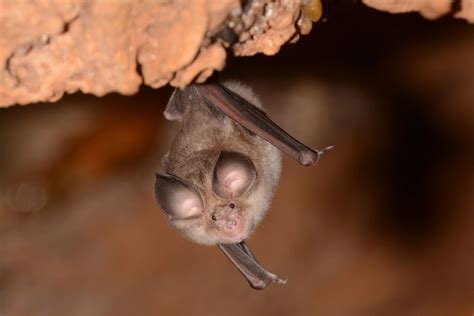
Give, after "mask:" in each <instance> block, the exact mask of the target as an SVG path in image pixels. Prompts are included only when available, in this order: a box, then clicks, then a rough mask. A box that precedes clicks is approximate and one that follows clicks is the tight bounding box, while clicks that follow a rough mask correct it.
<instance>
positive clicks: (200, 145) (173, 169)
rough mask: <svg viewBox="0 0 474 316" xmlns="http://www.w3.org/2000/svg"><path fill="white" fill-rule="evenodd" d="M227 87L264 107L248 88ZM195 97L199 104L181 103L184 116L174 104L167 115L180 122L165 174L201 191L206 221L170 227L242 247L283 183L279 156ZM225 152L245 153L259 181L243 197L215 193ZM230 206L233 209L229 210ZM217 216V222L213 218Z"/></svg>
mask: <svg viewBox="0 0 474 316" xmlns="http://www.w3.org/2000/svg"><path fill="white" fill-rule="evenodd" d="M228 87H229V88H230V89H231V90H233V91H234V92H236V93H238V94H240V95H242V96H243V97H244V98H245V97H247V98H248V101H250V102H252V103H254V104H257V105H260V103H259V102H258V100H256V98H255V97H253V94H252V93H251V91H250V90H249V89H248V88H246V87H243V86H240V85H238V84H228ZM194 97H195V98H196V99H195V100H189V101H190V102H189V103H185V104H183V103H180V104H181V105H184V106H185V107H186V108H185V109H184V113H179V112H177V111H176V109H175V106H174V105H173V104H172V103H170V105H169V106H168V108H167V109H166V111H165V116H166V117H167V118H169V119H172V120H178V121H180V122H181V125H180V128H179V131H178V134H177V136H176V138H175V140H174V142H173V144H172V145H171V149H170V151H169V152H168V154H166V156H165V157H164V158H163V160H162V165H163V170H164V171H165V172H166V173H168V174H172V175H174V176H176V177H178V178H180V179H186V180H187V181H189V182H190V183H192V184H193V185H194V189H196V190H198V191H199V194H200V195H201V198H202V201H203V204H204V205H203V206H204V207H203V210H202V213H203V216H200V217H198V218H195V219H192V220H189V219H186V220H173V221H171V222H170V223H171V225H173V226H174V227H175V228H176V229H178V230H179V231H180V232H182V233H183V234H184V235H185V236H186V237H188V238H189V239H191V240H193V241H195V242H197V243H200V244H205V245H216V244H226V243H236V242H240V241H242V240H244V239H246V238H247V237H248V236H249V235H250V234H251V232H252V231H253V230H254V228H255V227H256V225H257V224H258V223H259V222H260V221H261V220H262V218H263V216H264V214H265V212H266V211H267V210H268V208H269V204H270V200H271V198H272V194H273V191H274V189H275V187H276V185H277V183H278V180H279V178H280V169H281V154H280V151H279V150H278V149H277V148H276V147H274V146H273V145H271V144H270V143H268V142H266V141H265V140H263V139H262V138H260V137H256V136H255V135H253V134H251V133H249V132H248V131H247V130H245V129H243V128H242V127H241V126H239V125H236V124H235V123H234V122H233V121H232V120H231V119H230V118H228V117H227V116H225V115H223V114H222V113H221V112H217V111H215V109H212V108H209V107H208V106H207V105H206V104H204V103H203V102H199V100H198V96H197V95H195V96H194ZM222 153H228V154H230V153H238V154H241V155H243V156H245V157H247V158H248V159H249V162H250V163H252V164H253V168H254V169H255V172H256V175H255V178H254V180H253V183H252V184H251V185H250V186H249V188H248V191H246V192H245V193H244V194H242V195H241V196H238V197H235V196H234V197H232V196H225V197H222V194H221V196H219V195H218V194H215V192H214V190H213V180H214V169H215V166H216V163H217V161H218V160H219V157H221V154H222ZM231 203H233V205H234V208H233V209H232V208H230V207H229V205H230V204H231ZM213 215H214V217H215V218H216V220H213V219H212V216H213ZM231 224H235V225H234V226H232V225H231ZM229 225H230V226H229Z"/></svg>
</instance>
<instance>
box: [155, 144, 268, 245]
mask: <svg viewBox="0 0 474 316" xmlns="http://www.w3.org/2000/svg"><path fill="white" fill-rule="evenodd" d="M213 168H214V170H213V172H212V176H211V177H209V178H208V179H202V180H201V181H200V183H199V185H195V183H196V179H194V180H193V181H191V180H190V179H181V178H178V177H176V176H174V175H170V174H157V177H156V185H155V194H156V199H157V201H158V204H159V205H160V208H161V210H162V211H163V212H164V213H165V214H166V215H167V216H168V219H169V222H170V224H171V225H172V226H173V227H175V228H176V229H177V230H179V231H180V232H181V233H183V234H184V235H185V236H186V237H188V238H190V239H191V240H193V241H195V242H197V243H200V244H205V245H215V244H228V243H237V242H240V241H242V240H244V239H246V238H247V237H248V236H249V235H250V233H251V232H252V231H253V229H254V227H255V225H256V223H257V222H258V221H260V220H261V217H262V216H263V214H261V213H262V212H259V211H255V208H256V207H260V208H265V207H266V208H268V203H260V205H255V204H258V203H255V202H254V201H255V195H259V192H256V191H258V190H255V186H256V182H257V176H258V175H257V172H256V168H255V166H254V164H253V163H252V160H250V159H249V158H248V157H246V156H245V155H243V154H240V153H237V152H222V153H220V155H219V157H218V159H217V161H216V162H215V164H214V167H213ZM264 211H265V210H263V212H264Z"/></svg>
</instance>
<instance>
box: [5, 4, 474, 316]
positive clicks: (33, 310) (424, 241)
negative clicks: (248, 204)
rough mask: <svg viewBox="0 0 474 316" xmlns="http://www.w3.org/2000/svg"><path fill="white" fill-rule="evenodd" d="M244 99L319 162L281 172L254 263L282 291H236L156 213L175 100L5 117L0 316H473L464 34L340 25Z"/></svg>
mask: <svg viewBox="0 0 474 316" xmlns="http://www.w3.org/2000/svg"><path fill="white" fill-rule="evenodd" d="M218 77H220V78H222V79H227V78H230V79H238V80H241V81H242V82H244V83H246V84H248V85H250V86H251V87H253V89H254V91H255V92H256V93H257V94H258V95H259V96H260V97H261V99H262V100H263V102H264V104H265V105H266V108H267V112H268V113H269V115H270V117H272V118H273V120H274V121H276V122H277V123H279V124H280V125H281V126H282V127H283V128H285V129H286V130H287V131H289V132H290V133H292V134H293V135H294V136H296V137H297V138H299V139H300V140H302V141H303V142H305V143H307V144H309V145H310V146H312V147H315V148H322V147H325V146H328V145H334V146H335V148H334V149H333V150H332V151H330V152H328V153H327V155H324V156H323V158H322V159H321V160H320V162H319V163H318V164H317V165H315V166H313V167H309V168H305V167H301V166H299V165H298V164H297V163H295V162H294V161H292V160H290V159H288V158H286V157H285V159H284V170H283V174H282V179H281V183H280V185H279V188H278V191H277V193H276V195H275V198H274V200H273V203H272V209H271V211H270V212H269V213H268V215H267V217H266V218H265V220H264V222H263V223H262V225H261V226H260V227H259V229H258V230H257V232H256V233H255V234H254V235H253V236H252V238H251V239H250V240H249V245H250V246H251V247H252V249H253V251H254V253H255V254H256V255H257V257H258V258H259V260H260V261H261V262H262V264H263V265H264V266H265V267H266V268H267V269H268V270H270V271H272V272H275V273H277V274H279V275H280V276H282V277H285V276H286V277H288V279H289V280H288V283H287V284H286V285H284V286H277V285H270V286H269V287H268V288H267V289H266V290H264V291H255V290H252V289H250V288H249V286H248V285H247V283H246V281H245V280H244V279H243V278H242V277H241V275H240V274H239V273H238V271H237V270H236V269H235V268H234V267H233V266H232V265H231V264H230V262H228V260H227V259H226V258H225V257H224V256H223V255H222V253H221V252H220V251H219V250H218V249H217V248H216V247H202V246H199V245H196V244H193V243H191V242H189V241H187V240H185V239H183V238H182V237H181V236H180V235H178V234H177V233H176V232H175V231H173V230H172V229H171V228H170V227H169V226H168V225H167V223H166V221H165V218H164V217H163V215H162V214H161V212H160V210H159V209H158V208H157V206H156V203H155V200H154V195H153V188H154V172H155V171H157V170H159V169H160V164H159V161H160V158H161V156H162V155H164V154H165V153H166V151H167V148H168V146H169V144H170V142H171V140H172V137H173V135H174V133H175V131H176V128H177V125H176V124H174V123H171V122H167V121H165V119H164V118H163V116H162V112H163V110H164V108H165V105H166V102H167V99H168V98H169V96H170V94H171V92H172V89H170V88H164V89H160V90H157V91H155V90H152V89H148V88H143V89H142V90H141V91H140V93H139V94H137V95H135V96H132V97H126V96H120V95H108V96H105V97H103V98H97V97H93V96H88V95H80V94H75V95H71V96H67V97H65V98H63V99H62V100H61V101H60V102H58V103H55V104H37V105H31V106H25V107H18V106H17V107H11V108H8V109H0V315H1V316H19V315H70V316H72V315H78V316H79V315H81V316H82V315H87V316H95V315H244V314H245V315H261V314H271V315H324V316H332V315H334V316H336V315H337V316H339V315H351V316H352V315H473V314H474V212H473V211H474V146H473V144H474V104H473V103H474V26H473V25H469V24H468V23H467V22H465V21H462V20H454V19H450V18H445V19H440V20H437V21H429V20H425V19H423V18H421V17H420V16H418V15H417V14H404V15H390V14H385V13H380V12H378V11H375V10H372V9H369V8H366V7H364V6H362V5H353V6H349V7H344V8H337V9H335V10H334V11H333V12H332V14H331V15H330V16H329V18H328V20H327V21H326V22H324V23H318V24H316V25H314V28H313V31H312V32H311V34H310V35H309V36H305V37H302V38H301V40H300V41H299V42H298V43H297V44H296V45H287V46H286V47H284V48H283V50H282V51H281V52H280V53H279V54H278V55H276V56H274V57H266V56H255V57H251V58H235V59H231V60H229V62H228V67H227V68H226V69H225V70H224V72H223V73H221V74H219V75H218Z"/></svg>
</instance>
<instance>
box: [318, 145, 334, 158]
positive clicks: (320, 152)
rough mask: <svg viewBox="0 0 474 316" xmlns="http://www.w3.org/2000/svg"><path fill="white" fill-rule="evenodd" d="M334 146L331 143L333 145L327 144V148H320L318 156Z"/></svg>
mask: <svg viewBox="0 0 474 316" xmlns="http://www.w3.org/2000/svg"><path fill="white" fill-rule="evenodd" d="M333 148H334V146H332V145H331V146H327V147H326V148H323V149H321V150H318V156H321V155H322V154H324V153H325V152H326V151H328V150H331V149H333Z"/></svg>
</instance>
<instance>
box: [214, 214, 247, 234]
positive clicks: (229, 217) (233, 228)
mask: <svg viewBox="0 0 474 316" xmlns="http://www.w3.org/2000/svg"><path fill="white" fill-rule="evenodd" d="M219 226H220V229H221V231H222V232H223V233H224V234H226V235H227V236H228V237H230V238H236V237H239V236H240V235H242V233H243V232H244V230H245V223H244V220H243V218H242V217H241V216H239V215H237V214H226V215H224V216H222V218H220V219H219Z"/></svg>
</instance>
